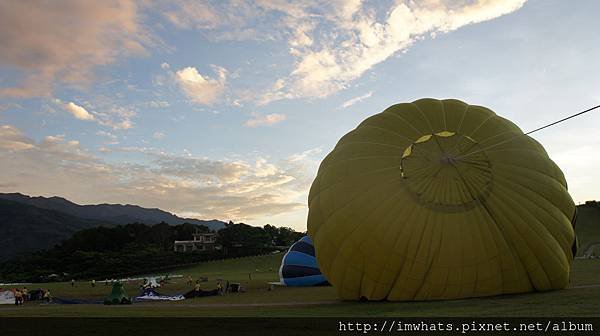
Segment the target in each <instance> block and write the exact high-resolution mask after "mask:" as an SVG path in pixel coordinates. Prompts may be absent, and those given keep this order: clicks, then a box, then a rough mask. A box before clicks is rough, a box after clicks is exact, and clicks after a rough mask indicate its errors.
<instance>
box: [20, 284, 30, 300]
mask: <svg viewBox="0 0 600 336" xmlns="http://www.w3.org/2000/svg"><path fill="white" fill-rule="evenodd" d="M21 293H22V294H23V302H25V301H28V300H29V291H28V290H27V287H23V290H21Z"/></svg>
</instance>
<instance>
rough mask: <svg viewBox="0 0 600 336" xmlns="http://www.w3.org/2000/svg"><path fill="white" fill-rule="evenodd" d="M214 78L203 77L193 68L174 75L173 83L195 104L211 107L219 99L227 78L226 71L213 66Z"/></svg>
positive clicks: (184, 69) (179, 71)
mask: <svg viewBox="0 0 600 336" xmlns="http://www.w3.org/2000/svg"><path fill="white" fill-rule="evenodd" d="M213 70H214V71H215V73H216V78H211V77H208V76H203V75H202V74H200V73H199V72H198V70H197V69H196V68H194V67H187V68H183V69H181V70H178V71H177V72H176V73H175V81H176V82H177V84H179V86H180V88H181V89H182V90H183V92H184V93H185V95H186V96H187V97H188V98H190V100H191V101H192V102H194V103H197V104H205V105H212V104H214V103H215V102H217V100H218V99H219V98H220V97H221V95H222V93H223V91H224V89H225V83H226V78H227V70H225V69H224V68H222V67H219V66H213Z"/></svg>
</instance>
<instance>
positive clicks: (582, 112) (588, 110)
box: [456, 105, 600, 159]
mask: <svg viewBox="0 0 600 336" xmlns="http://www.w3.org/2000/svg"><path fill="white" fill-rule="evenodd" d="M597 108H600V105H596V106H594V107H590V108H589V109H587V110H584V111H581V112H578V113H575V114H573V115H571V116H568V117H566V118H563V119H560V120H558V121H555V122H553V123H550V124H548V125H544V126H542V127H539V128H536V129H534V130H533V131H529V132H527V133H523V134H519V135H516V136H514V137H512V138H508V139H506V140H504V141H501V142H498V143H496V144H493V145H490V146H488V147H485V148H482V149H479V150H476V151H474V152H471V153H467V154H465V155H460V156H458V157H457V158H456V159H462V158H465V157H467V156H469V155H473V154H476V153H480V152H483V151H485V150H488V149H490V148H493V147H497V146H500V145H502V144H505V143H507V142H510V141H512V140H514V139H516V138H519V137H522V136H525V135H529V134H531V133H534V132H537V131H540V130H543V129H544V128H548V127H550V126H554V125H556V124H560V123H561V122H563V121H566V120H569V119H571V118H575V117H577V116H580V115H582V114H585V113H588V112H590V111H593V110H595V109H597Z"/></svg>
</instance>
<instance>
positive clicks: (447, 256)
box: [308, 99, 575, 301]
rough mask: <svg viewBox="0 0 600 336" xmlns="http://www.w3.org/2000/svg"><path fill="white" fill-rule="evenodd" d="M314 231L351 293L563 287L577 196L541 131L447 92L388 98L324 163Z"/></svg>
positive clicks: (344, 290) (474, 293) (463, 294)
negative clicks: (400, 100)
mask: <svg viewBox="0 0 600 336" xmlns="http://www.w3.org/2000/svg"><path fill="white" fill-rule="evenodd" d="M308 205H309V214H308V234H309V235H310V237H311V238H312V239H313V241H314V243H315V248H316V250H317V251H318V253H317V260H318V263H319V266H320V269H321V271H323V274H324V275H325V276H326V277H327V279H328V280H329V282H331V284H332V285H333V286H334V287H335V288H336V290H337V292H338V295H339V296H340V297H341V298H342V299H346V300H359V299H368V300H392V301H395V300H435V299H454V298H467V297H479V296H490V295H498V294H509V293H522V292H531V291H547V290H552V289H561V288H565V287H566V286H567V284H568V283H569V271H570V268H571V263H572V259H573V254H574V252H573V250H572V246H573V244H574V241H575V235H574V230H573V226H572V221H573V219H574V216H575V204H574V202H573V200H572V199H571V196H570V195H569V193H568V191H567V182H566V180H565V177H564V175H563V173H562V171H561V170H560V168H559V167H558V166H557V165H556V164H555V163H554V162H553V161H552V160H551V159H550V158H549V157H548V154H547V153H546V151H545V150H544V148H543V147H542V145H540V144H539V143H538V142H537V141H536V140H534V139H533V138H531V137H529V136H528V135H526V134H524V133H523V131H521V130H520V129H519V128H518V127H517V126H516V125H515V124H513V123H512V122H510V121H509V120H506V119H504V118H502V117H500V116H498V115H496V114H495V113H494V112H493V111H491V110H489V109H487V108H485V107H481V106H474V105H468V104H466V103H464V102H462V101H459V100H454V99H448V100H436V99H421V100H417V101H415V102H413V103H404V104H397V105H394V106H391V107H390V108H388V109H386V110H385V111H383V112H382V113H379V114H377V115H374V116H371V117H369V118H367V119H366V120H365V121H363V122H362V123H361V124H360V125H358V127H356V129H354V130H352V131H351V132H349V133H348V134H346V135H344V136H343V137H342V138H341V139H340V141H339V142H338V143H337V145H336V147H335V148H334V149H333V151H332V152H331V153H329V154H328V155H327V157H326V158H325V159H324V160H323V162H322V163H321V165H320V167H319V171H318V173H317V177H316V178H315V180H314V182H313V184H312V186H311V190H310V194H309V198H308Z"/></svg>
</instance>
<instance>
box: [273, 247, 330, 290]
mask: <svg viewBox="0 0 600 336" xmlns="http://www.w3.org/2000/svg"><path fill="white" fill-rule="evenodd" d="M279 278H280V281H281V284H283V285H286V286H318V285H325V284H327V279H325V276H323V274H321V270H319V266H318V265H317V260H316V258H315V248H314V246H313V243H312V241H311V240H310V237H308V236H304V237H302V238H300V240H298V241H297V242H295V243H294V244H292V246H290V249H289V250H288V251H287V253H286V254H285V255H284V256H283V259H282V260H281V266H280V267H279Z"/></svg>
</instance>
